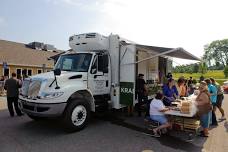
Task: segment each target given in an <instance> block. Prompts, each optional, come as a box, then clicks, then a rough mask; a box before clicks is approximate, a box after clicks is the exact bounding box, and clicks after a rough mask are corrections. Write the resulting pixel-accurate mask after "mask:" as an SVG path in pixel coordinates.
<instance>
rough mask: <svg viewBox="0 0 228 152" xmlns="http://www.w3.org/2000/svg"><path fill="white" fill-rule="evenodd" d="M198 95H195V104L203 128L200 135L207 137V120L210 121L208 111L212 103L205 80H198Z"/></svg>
mask: <svg viewBox="0 0 228 152" xmlns="http://www.w3.org/2000/svg"><path fill="white" fill-rule="evenodd" d="M199 91H200V93H199V95H198V96H197V97H196V102H195V104H196V106H197V109H198V112H197V115H198V116H199V117H200V124H201V126H202V128H203V131H202V132H201V134H200V136H203V137H208V135H209V132H208V129H209V122H210V111H211V110H212V105H211V101H210V94H209V92H208V87H207V83H206V82H205V81H201V82H200V86H199Z"/></svg>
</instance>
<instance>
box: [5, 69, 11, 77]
mask: <svg viewBox="0 0 228 152" xmlns="http://www.w3.org/2000/svg"><path fill="white" fill-rule="evenodd" d="M9 75H10V70H9V68H6V69H4V76H8V77H9Z"/></svg>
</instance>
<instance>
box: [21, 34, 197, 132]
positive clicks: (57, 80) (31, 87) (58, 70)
mask: <svg viewBox="0 0 228 152" xmlns="http://www.w3.org/2000/svg"><path fill="white" fill-rule="evenodd" d="M69 45H70V47H71V48H72V51H68V52H66V53H65V54H62V55H61V56H60V57H59V59H58V61H57V63H56V65H55V68H54V71H52V72H47V73H43V74H39V75H35V76H32V77H30V78H27V79H25V80H24V83H23V86H22V91H21V93H20V96H19V99H20V100H19V103H20V107H21V108H22V110H23V111H24V112H25V113H26V114H27V115H28V116H29V117H31V118H32V119H35V120H36V119H42V118H43V117H59V116H61V117H62V118H63V121H64V123H65V126H66V127H67V129H68V130H70V131H75V130H80V129H82V128H84V127H85V126H86V124H87V123H88V120H89V117H90V112H91V111H92V112H95V111H98V110H101V111H102V110H105V109H107V108H115V109H120V108H122V107H124V106H126V105H128V104H132V103H133V104H135V103H136V102H137V101H136V100H135V81H136V76H137V74H138V73H143V74H145V76H146V78H147V79H157V78H158V77H159V72H158V71H159V70H163V69H164V68H165V67H166V65H160V66H159V58H160V56H164V55H166V54H169V55H170V56H172V55H171V54H170V53H172V52H173V53H174V55H175V52H176V51H179V53H181V52H182V55H186V52H185V51H184V50H183V49H181V48H178V49H170V48H166V50H164V48H162V49H163V50H162V49H161V48H159V47H157V48H156V47H149V46H143V45H138V44H136V43H131V42H128V41H126V40H124V39H121V38H120V37H119V36H118V35H110V36H108V37H105V36H102V35H100V34H98V33H86V34H80V35H73V36H71V37H70V38H69ZM187 55H189V56H188V57H189V58H193V59H196V58H195V57H194V56H192V55H190V54H188V53H187ZM185 58H186V57H185ZM161 64H163V62H161ZM164 74H165V73H164Z"/></svg>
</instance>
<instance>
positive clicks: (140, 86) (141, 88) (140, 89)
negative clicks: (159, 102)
mask: <svg viewBox="0 0 228 152" xmlns="http://www.w3.org/2000/svg"><path fill="white" fill-rule="evenodd" d="M136 94H137V97H138V104H137V105H136V110H137V112H138V116H139V117H140V116H141V112H142V110H141V106H142V104H143V103H145V102H146V101H147V87H146V82H145V80H144V74H139V75H138V79H137V80H136Z"/></svg>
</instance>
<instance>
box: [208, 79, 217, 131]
mask: <svg viewBox="0 0 228 152" xmlns="http://www.w3.org/2000/svg"><path fill="white" fill-rule="evenodd" d="M205 82H206V83H207V87H208V91H209V93H210V95H211V96H210V100H211V103H212V105H213V110H212V124H211V125H213V126H217V125H218V122H217V119H216V115H215V110H216V102H217V88H216V87H215V86H214V85H213V84H212V83H211V80H210V79H205Z"/></svg>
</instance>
